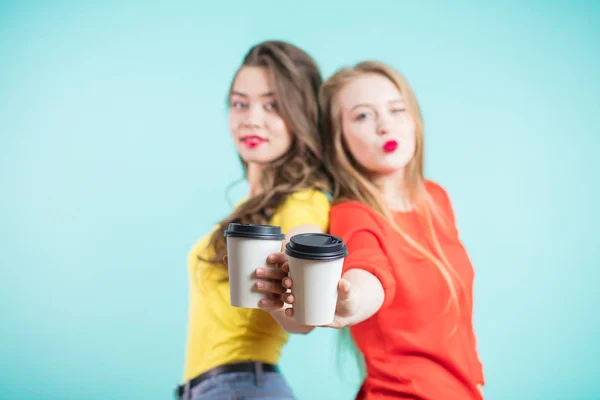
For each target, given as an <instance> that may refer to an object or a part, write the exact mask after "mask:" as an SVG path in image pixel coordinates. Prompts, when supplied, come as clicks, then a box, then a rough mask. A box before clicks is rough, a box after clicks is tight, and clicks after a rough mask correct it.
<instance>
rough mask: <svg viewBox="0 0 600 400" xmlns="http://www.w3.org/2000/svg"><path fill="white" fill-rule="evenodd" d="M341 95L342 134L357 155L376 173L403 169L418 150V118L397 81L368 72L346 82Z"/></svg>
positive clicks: (365, 166)
mask: <svg viewBox="0 0 600 400" xmlns="http://www.w3.org/2000/svg"><path fill="white" fill-rule="evenodd" d="M338 99H339V102H340V107H341V111H342V131H343V137H344V140H345V142H346V144H347V146H348V148H349V150H350V152H351V153H352V156H353V157H354V159H355V160H356V161H358V162H359V163H360V164H361V165H362V166H363V167H364V168H366V169H367V170H369V171H371V172H373V173H375V174H390V173H395V172H398V171H401V170H403V169H404V167H406V165H407V164H408V163H409V162H410V161H411V160H412V158H413V156H414V154H415V149H416V136H415V122H414V120H413V118H412V117H411V115H410V114H409V112H408V111H407V110H406V106H405V103H404V99H403V97H402V94H401V93H400V90H399V89H398V88H397V87H396V85H395V84H394V83H393V82H392V81H390V80H389V79H388V78H386V77H385V76H382V75H379V74H365V75H362V76H360V77H358V78H356V79H354V80H353V81H351V82H350V83H348V84H347V85H346V86H344V87H343V88H342V90H341V91H340V93H339V96H338Z"/></svg>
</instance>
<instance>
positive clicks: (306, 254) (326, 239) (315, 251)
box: [285, 233, 348, 261]
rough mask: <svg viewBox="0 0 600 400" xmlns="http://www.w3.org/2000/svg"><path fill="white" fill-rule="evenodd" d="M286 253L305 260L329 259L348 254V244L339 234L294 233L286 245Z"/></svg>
mask: <svg viewBox="0 0 600 400" xmlns="http://www.w3.org/2000/svg"><path fill="white" fill-rule="evenodd" d="M285 254H287V255H288V256H291V257H294V258H300V259H303V260H317V261H329V260H337V259H339V258H344V257H346V256H347V255H348V249H347V248H346V245H345V244H344V242H343V241H342V239H340V238H339V237H337V236H332V235H327V234H325V233H301V234H299V235H294V236H292V238H291V239H290V241H289V242H288V244H287V245H286V246H285Z"/></svg>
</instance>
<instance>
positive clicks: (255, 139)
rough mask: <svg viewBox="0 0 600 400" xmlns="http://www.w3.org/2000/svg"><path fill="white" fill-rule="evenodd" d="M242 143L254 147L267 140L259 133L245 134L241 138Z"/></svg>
mask: <svg viewBox="0 0 600 400" xmlns="http://www.w3.org/2000/svg"><path fill="white" fill-rule="evenodd" d="M240 141H241V142H242V143H244V144H245V145H246V146H247V147H249V148H251V149H253V148H255V147H257V146H260V145H261V144H263V143H265V142H266V141H267V140H266V139H263V138H262V137H260V136H258V135H248V136H244V137H242V138H241V139H240Z"/></svg>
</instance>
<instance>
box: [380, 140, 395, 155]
mask: <svg viewBox="0 0 600 400" xmlns="http://www.w3.org/2000/svg"><path fill="white" fill-rule="evenodd" d="M397 148H398V142H396V141H395V140H388V141H387V142H385V144H384V145H383V151H385V152H386V153H393V152H394V151H396V149H397Z"/></svg>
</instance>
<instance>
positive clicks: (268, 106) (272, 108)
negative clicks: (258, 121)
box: [265, 103, 277, 111]
mask: <svg viewBox="0 0 600 400" xmlns="http://www.w3.org/2000/svg"><path fill="white" fill-rule="evenodd" d="M265 110H267V111H276V110H277V104H275V103H267V104H265Z"/></svg>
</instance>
